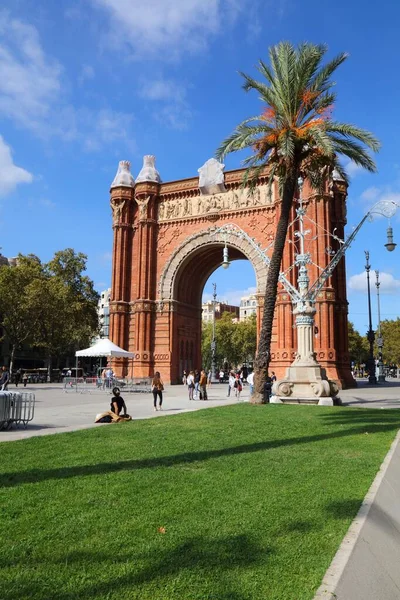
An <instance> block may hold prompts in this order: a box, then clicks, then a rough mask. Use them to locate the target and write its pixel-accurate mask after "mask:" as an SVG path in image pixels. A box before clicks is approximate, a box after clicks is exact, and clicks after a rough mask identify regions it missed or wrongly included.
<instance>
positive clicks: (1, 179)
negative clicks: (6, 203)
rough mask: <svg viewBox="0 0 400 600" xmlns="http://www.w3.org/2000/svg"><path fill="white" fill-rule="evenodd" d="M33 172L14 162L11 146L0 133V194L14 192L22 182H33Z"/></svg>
mask: <svg viewBox="0 0 400 600" xmlns="http://www.w3.org/2000/svg"><path fill="white" fill-rule="evenodd" d="M32 181H33V176H32V174H31V173H29V172H28V171H26V170H25V169H23V168H22V167H17V165H15V164H14V161H13V157H12V154H11V148H10V146H7V144H6V143H5V141H4V140H3V138H2V136H1V135H0V196H5V195H6V194H9V193H10V192H13V191H14V190H15V188H16V187H17V185H18V184H20V183H32Z"/></svg>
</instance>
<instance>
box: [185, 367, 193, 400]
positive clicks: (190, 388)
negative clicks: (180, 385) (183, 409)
mask: <svg viewBox="0 0 400 600" xmlns="http://www.w3.org/2000/svg"><path fill="white" fill-rule="evenodd" d="M186 383H187V386H188V392H189V400H193V393H194V373H193V371H190V373H189V375H188V377H187V380H186Z"/></svg>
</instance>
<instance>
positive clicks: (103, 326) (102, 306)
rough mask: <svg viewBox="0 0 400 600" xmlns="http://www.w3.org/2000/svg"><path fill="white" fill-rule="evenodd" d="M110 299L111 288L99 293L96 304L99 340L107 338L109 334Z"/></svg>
mask: <svg viewBox="0 0 400 600" xmlns="http://www.w3.org/2000/svg"><path fill="white" fill-rule="evenodd" d="M110 299H111V288H108V289H106V290H103V291H102V292H101V294H100V298H99V301H98V304H97V314H98V315H99V324H100V337H101V338H108V336H109V334H110Z"/></svg>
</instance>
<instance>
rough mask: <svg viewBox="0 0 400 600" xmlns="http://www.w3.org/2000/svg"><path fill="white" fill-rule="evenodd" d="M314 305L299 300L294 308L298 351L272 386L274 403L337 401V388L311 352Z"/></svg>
mask: <svg viewBox="0 0 400 600" xmlns="http://www.w3.org/2000/svg"><path fill="white" fill-rule="evenodd" d="M315 312H316V310H315V307H314V306H313V304H311V303H310V302H308V301H305V302H299V303H298V305H297V306H296V308H295V309H294V311H293V314H294V315H295V316H296V328H297V345H298V352H297V354H296V358H295V359H294V361H293V363H292V364H291V365H290V367H288V369H287V370H286V377H285V378H284V379H281V380H279V381H276V382H275V383H274V385H273V387H272V394H273V395H272V397H271V399H270V402H271V403H273V404H320V405H324V406H333V405H334V404H340V400H339V398H337V394H338V392H339V388H338V386H337V385H336V383H335V382H333V381H330V380H329V379H328V378H327V376H326V372H325V369H323V368H322V367H321V365H320V364H319V363H318V362H317V360H316V355H315V352H314V315H315Z"/></svg>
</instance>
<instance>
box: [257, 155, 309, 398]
mask: <svg viewBox="0 0 400 600" xmlns="http://www.w3.org/2000/svg"><path fill="white" fill-rule="evenodd" d="M298 171H299V168H298V165H294V168H293V171H292V174H291V175H289V176H288V177H287V178H286V181H285V183H284V186H283V194H282V201H281V213H280V216H279V221H278V225H277V228H276V233H275V243H274V250H273V252H272V257H271V262H270V265H269V268H268V276H267V284H266V289H265V296H264V313H263V319H262V323H261V332H260V341H259V344H258V350H257V356H256V360H255V370H254V393H253V396H252V398H251V401H252V402H254V403H261V404H262V403H263V402H265V400H264V384H265V381H266V379H267V377H268V366H269V363H270V360H271V340H272V325H273V321H274V313H275V304H276V295H277V289H278V280H279V274H280V270H281V264H282V257H283V251H284V247H285V242H286V236H287V230H288V227H289V219H290V210H291V208H292V205H293V197H294V193H295V191H296V186H297V178H298Z"/></svg>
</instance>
